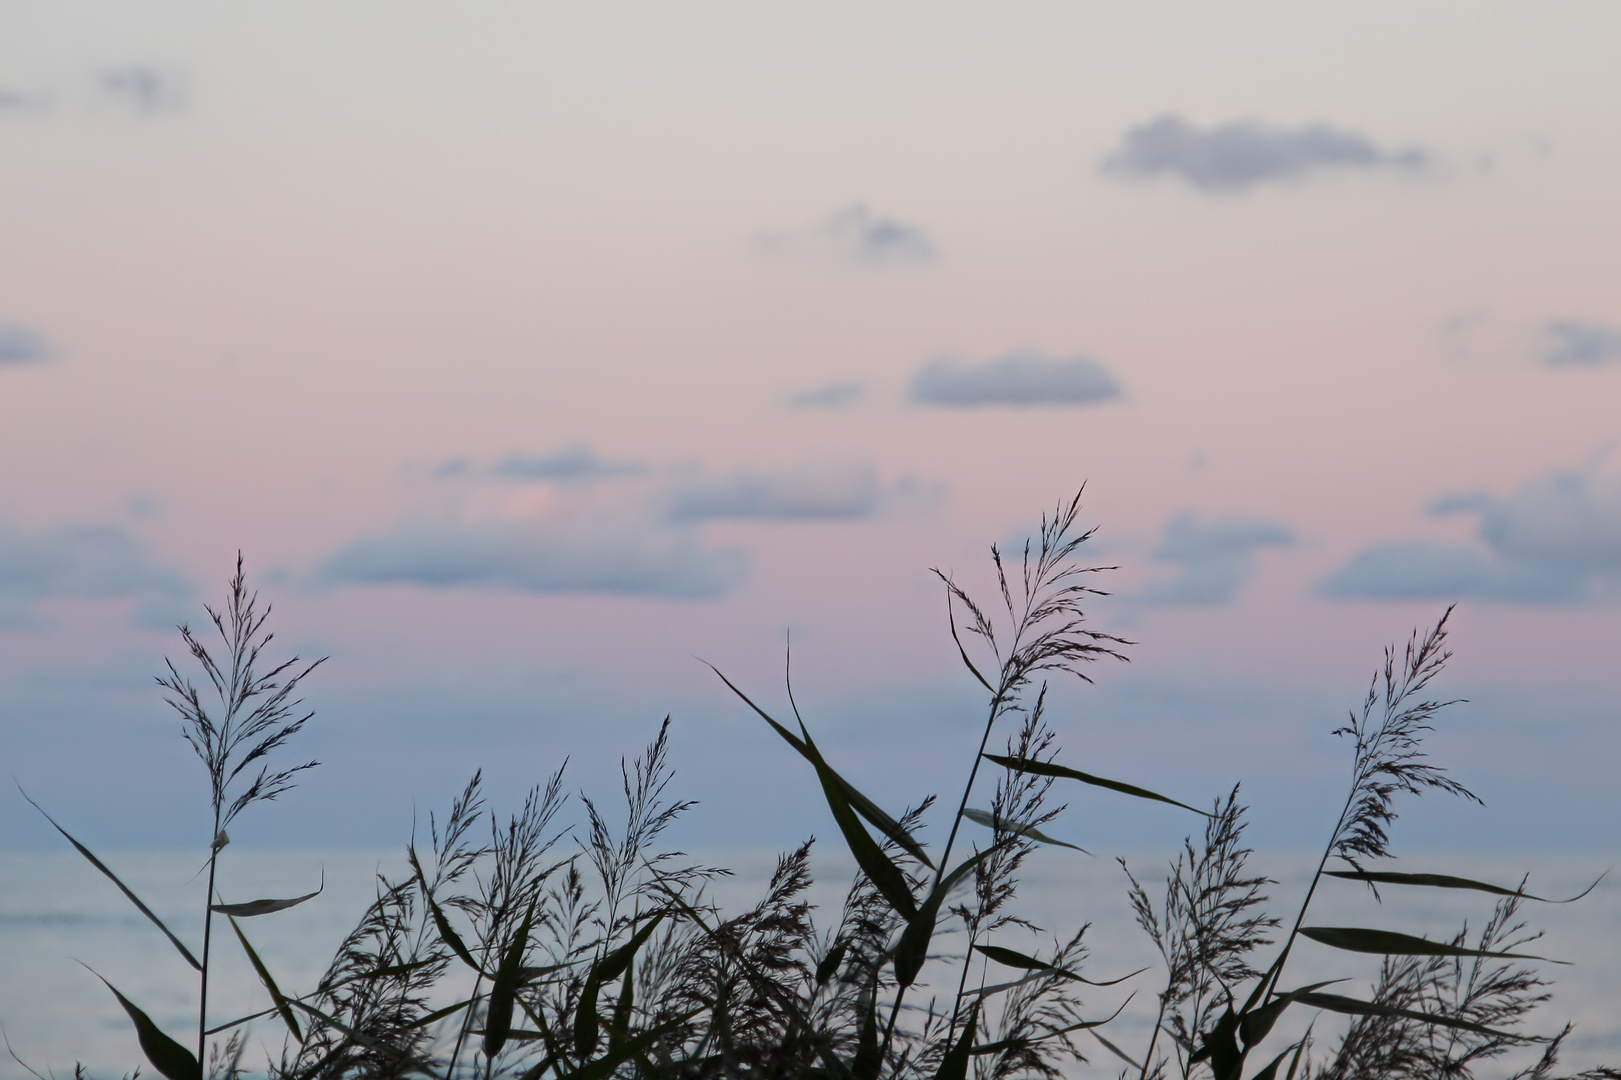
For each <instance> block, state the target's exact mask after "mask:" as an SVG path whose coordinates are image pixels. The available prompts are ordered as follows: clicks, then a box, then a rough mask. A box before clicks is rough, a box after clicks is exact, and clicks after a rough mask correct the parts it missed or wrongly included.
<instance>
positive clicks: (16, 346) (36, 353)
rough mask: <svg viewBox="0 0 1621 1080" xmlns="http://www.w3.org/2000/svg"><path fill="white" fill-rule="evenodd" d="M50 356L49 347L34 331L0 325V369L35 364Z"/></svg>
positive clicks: (26, 328) (24, 327)
mask: <svg viewBox="0 0 1621 1080" xmlns="http://www.w3.org/2000/svg"><path fill="white" fill-rule="evenodd" d="M50 355H51V350H50V347H49V346H47V345H46V344H45V339H44V338H43V337H41V336H40V335H39V334H38V333H37V332H36V331H33V330H30V329H28V327H26V326H15V325H11V324H5V323H0V367H9V366H12V365H16V364H32V363H37V362H38V361H40V360H45V359H49V357H50Z"/></svg>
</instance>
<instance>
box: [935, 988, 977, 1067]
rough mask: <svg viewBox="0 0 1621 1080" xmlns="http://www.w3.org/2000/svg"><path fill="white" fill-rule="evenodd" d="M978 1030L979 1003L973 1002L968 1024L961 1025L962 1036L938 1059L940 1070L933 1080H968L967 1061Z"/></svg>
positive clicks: (969, 1011)
mask: <svg viewBox="0 0 1621 1080" xmlns="http://www.w3.org/2000/svg"><path fill="white" fill-rule="evenodd" d="M981 1000H983V999H981ZM978 1030H979V1001H975V1002H974V1004H973V1005H972V1006H971V1007H970V1008H969V1010H968V1022H967V1023H965V1024H963V1027H962V1036H961V1037H960V1038H959V1039H958V1040H957V1045H956V1046H953V1047H952V1048H951V1049H950V1050H948V1051H946V1056H945V1057H943V1058H941V1059H940V1068H939V1070H938V1071H936V1072H935V1074H934V1080H968V1061H969V1058H970V1057H972V1055H973V1050H974V1033H975V1032H977V1031H978Z"/></svg>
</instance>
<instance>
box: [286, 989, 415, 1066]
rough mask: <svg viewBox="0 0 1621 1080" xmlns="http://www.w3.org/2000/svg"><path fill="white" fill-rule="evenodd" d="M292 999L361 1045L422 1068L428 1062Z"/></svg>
mask: <svg viewBox="0 0 1621 1080" xmlns="http://www.w3.org/2000/svg"><path fill="white" fill-rule="evenodd" d="M291 1000H292V1003H293V1004H294V1005H297V1006H298V1007H299V1008H300V1009H303V1010H304V1011H305V1012H307V1013H309V1014H310V1015H311V1016H313V1017H315V1018H316V1019H317V1020H319V1021H321V1023H323V1024H325V1025H326V1026H328V1027H330V1028H332V1029H333V1030H334V1031H340V1032H342V1033H343V1034H344V1035H346V1036H348V1037H349V1038H351V1039H353V1040H354V1041H355V1042H357V1043H359V1044H360V1045H361V1046H369V1047H371V1048H372V1049H373V1050H381V1051H382V1052H383V1053H385V1054H388V1055H389V1056H391V1057H394V1058H398V1059H399V1060H400V1061H403V1062H407V1063H409V1064H411V1065H415V1066H416V1067H418V1068H422V1067H423V1066H424V1065H425V1064H426V1063H425V1062H423V1061H422V1060H421V1059H420V1058H414V1057H412V1056H411V1055H410V1054H409V1053H408V1052H406V1051H404V1050H401V1049H400V1048H399V1047H397V1046H395V1045H394V1044H393V1043H390V1042H384V1041H383V1040H382V1039H379V1038H377V1037H375V1036H373V1035H367V1034H366V1033H365V1032H364V1031H356V1030H355V1029H354V1028H352V1027H350V1026H349V1025H347V1024H345V1023H343V1022H342V1021H340V1020H338V1019H337V1018H336V1017H333V1016H328V1015H327V1014H326V1013H324V1012H322V1011H321V1010H320V1009H317V1008H316V1007H315V1006H314V1005H311V1004H309V1003H308V1002H306V1001H299V1000H298V999H297V998H293V999H291ZM340 1049H341V1047H340ZM305 1075H306V1076H308V1075H310V1074H308V1073H306V1074H305Z"/></svg>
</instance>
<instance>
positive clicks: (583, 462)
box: [490, 444, 647, 481]
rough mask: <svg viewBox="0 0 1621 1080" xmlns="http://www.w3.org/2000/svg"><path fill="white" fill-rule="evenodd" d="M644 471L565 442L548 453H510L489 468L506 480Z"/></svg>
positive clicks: (565, 478)
mask: <svg viewBox="0 0 1621 1080" xmlns="http://www.w3.org/2000/svg"><path fill="white" fill-rule="evenodd" d="M646 471H647V466H645V465H640V464H637V463H635V462H629V461H619V462H610V461H603V460H602V459H601V458H599V457H597V455H596V452H595V451H593V450H592V449H591V448H590V447H588V446H582V445H579V444H576V445H573V446H566V447H564V448H563V449H561V450H558V451H555V452H554V453H550V454H537V455H524V454H512V455H510V456H508V457H507V458H505V459H503V460H502V461H500V462H498V463H497V464H496V465H495V466H493V467H492V468H491V469H490V472H491V473H492V474H494V475H496V476H502V477H506V478H507V479H510V480H561V481H570V480H598V479H602V478H604V477H609V476H634V475H637V474H639V473H644V472H646Z"/></svg>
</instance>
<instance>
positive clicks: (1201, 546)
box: [1138, 514, 1295, 604]
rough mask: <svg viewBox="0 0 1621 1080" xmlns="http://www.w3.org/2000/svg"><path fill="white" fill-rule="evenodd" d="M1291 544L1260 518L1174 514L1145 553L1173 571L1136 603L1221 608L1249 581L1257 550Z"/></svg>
mask: <svg viewBox="0 0 1621 1080" xmlns="http://www.w3.org/2000/svg"><path fill="white" fill-rule="evenodd" d="M1294 543H1295V535H1294V532H1293V530H1291V529H1290V528H1289V527H1288V526H1287V525H1284V524H1282V523H1280V522H1276V521H1270V520H1267V519H1265V518H1243V517H1222V518H1213V519H1211V520H1208V521H1205V520H1201V519H1199V518H1198V517H1195V516H1194V515H1192V514H1178V515H1177V516H1176V517H1174V518H1172V519H1171V520H1170V521H1168V522H1166V524H1165V531H1164V532H1163V533H1162V534H1161V535H1160V540H1159V544H1158V545H1156V546H1155V547H1154V549H1153V550H1152V551H1151V552H1149V555H1150V556H1151V557H1152V558H1153V559H1155V560H1156V561H1158V562H1164V563H1170V564H1171V565H1173V566H1175V567H1176V573H1175V575H1173V576H1172V577H1170V578H1168V579H1166V580H1164V581H1158V582H1153V583H1151V584H1149V585H1148V587H1147V588H1145V589H1144V590H1143V591H1142V592H1141V593H1140V594H1139V595H1138V599H1140V600H1141V601H1143V602H1145V603H1150V604H1225V603H1227V602H1229V601H1231V600H1232V599H1233V598H1234V597H1235V596H1237V595H1238V592H1239V590H1240V589H1242V588H1243V587H1244V586H1245V585H1247V584H1249V582H1250V580H1251V579H1253V578H1254V577H1255V573H1256V570H1257V563H1258V558H1257V556H1258V553H1259V552H1260V550H1261V549H1262V548H1269V547H1270V548H1286V547H1290V546H1292V545H1293V544H1294Z"/></svg>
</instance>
